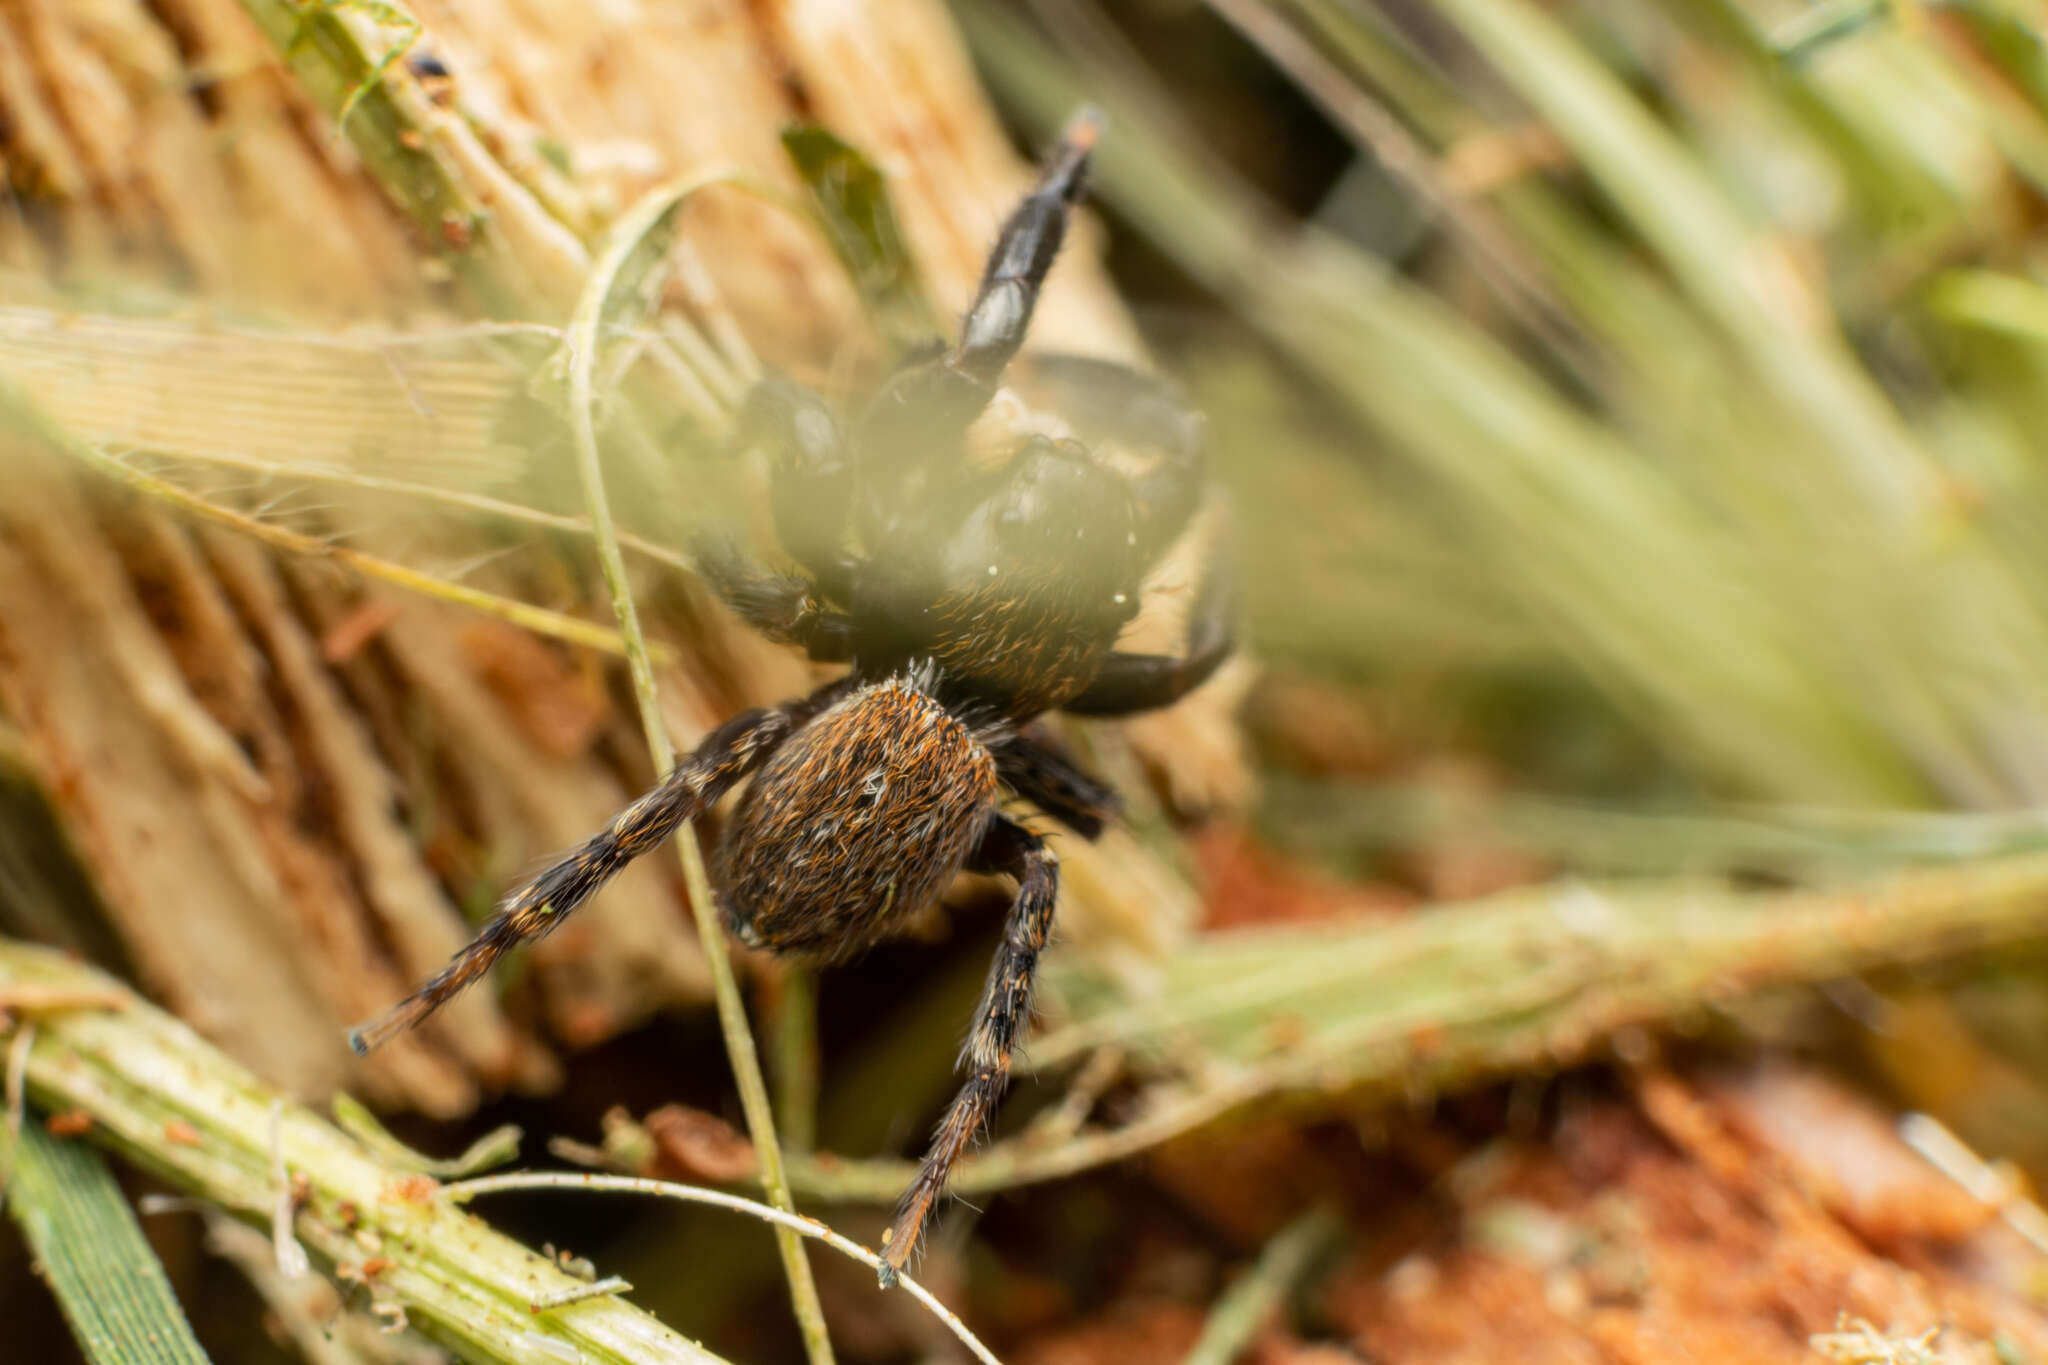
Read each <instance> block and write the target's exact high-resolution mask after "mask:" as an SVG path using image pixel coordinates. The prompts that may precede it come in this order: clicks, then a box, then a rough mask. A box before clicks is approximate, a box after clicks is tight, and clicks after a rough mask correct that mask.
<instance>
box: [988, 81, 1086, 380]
mask: <svg viewBox="0 0 2048 1365" xmlns="http://www.w3.org/2000/svg"><path fill="white" fill-rule="evenodd" d="M1101 133H1102V116H1101V115H1100V114H1098V113H1096V112H1095V111H1094V110H1093V109H1084V110H1082V111H1081V112H1080V113H1079V114H1076V115H1075V116H1074V118H1073V121H1072V122H1070V123H1068V124H1067V129H1066V132H1065V133H1064V134H1062V135H1061V137H1060V142H1059V145H1058V146H1057V147H1055V148H1053V150H1052V153H1051V155H1050V156H1048V157H1047V158H1046V163H1045V170H1044V173H1043V174H1042V175H1041V176H1040V177H1039V181H1038V188H1037V189H1035V190H1033V191H1032V192H1031V193H1030V194H1028V195H1026V196H1025V198H1024V202H1023V203H1021V204H1019V205H1017V207H1016V209H1015V211H1014V212H1012V213H1011V214H1010V219H1009V221H1008V222H1006V223H1004V224H1003V232H1002V236H1000V237H999V238H997V239H996V249H995V250H994V251H993V252H991V253H990V254H989V258H988V265H987V266H986V267H985V268H984V269H983V270H982V275H981V288H980V289H979V290H977V291H976V292H975V296H974V305H973V306H972V307H971V308H969V309H968V310H967V320H966V321H965V322H963V323H962V324H961V325H960V344H959V346H957V347H956V348H954V351H953V360H952V363H953V364H954V365H955V366H957V367H958V368H960V369H962V370H965V371H966V372H967V373H969V374H971V375H973V376H974V377H975V378H977V379H979V380H981V381H982V382H983V383H985V384H993V383H995V382H996V380H997V378H998V377H1000V376H1001V374H1002V372H1003V369H1004V367H1006V366H1007V365H1008V364H1009V363H1010V359H1011V357H1013V356H1015V355H1016V354H1017V348H1018V347H1020V346H1022V345H1023V344H1024V333H1025V332H1026V331H1028V330H1029V329H1030V327H1031V310H1032V309H1033V308H1034V307H1036V306H1037V303H1038V291H1039V290H1040V289H1041V288H1043V287H1044V285H1045V277H1046V275H1047V274H1048V273H1049V272H1050V271H1051V270H1052V263H1053V258H1054V257H1055V256H1057V255H1058V254H1059V250H1060V243H1061V241H1063V240H1064V239H1065V237H1066V235H1067V211H1068V210H1069V209H1071V208H1072V207H1073V206H1074V203H1075V201H1076V200H1078V199H1079V198H1080V197H1081V181H1082V177H1083V176H1084V175H1085V173H1086V172H1087V169H1088V154H1089V152H1091V151H1093V150H1094V148H1095V139H1096V138H1097V137H1099V136H1100V135H1101Z"/></svg>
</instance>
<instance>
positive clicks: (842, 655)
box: [695, 536, 854, 663]
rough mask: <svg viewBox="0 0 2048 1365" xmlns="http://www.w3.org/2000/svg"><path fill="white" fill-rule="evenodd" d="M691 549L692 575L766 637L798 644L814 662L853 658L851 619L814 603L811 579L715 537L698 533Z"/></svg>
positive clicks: (814, 590) (838, 661)
mask: <svg viewBox="0 0 2048 1365" xmlns="http://www.w3.org/2000/svg"><path fill="white" fill-rule="evenodd" d="M695 552H696V553H695V558H696V560H697V572H698V575H699V576H700V577H702V578H703V579H704V581H705V582H706V583H708V584H710V585H711V589H712V591H714V592H716V593H717V594H718V595H719V597H721V598H722V599H724V601H725V604H726V605H727V606H729V607H731V608H732V609H733V610H734V611H736V612H738V613H739V614H740V615H741V616H743V617H744V618H746V620H747V621H748V622H749V623H750V624H751V625H753V626H754V628H755V629H757V630H759V631H760V632H761V633H762V634H763V635H766V636H767V637H768V638H769V639H771V640H779V641H781V642H782V643H784V644H791V645H802V646H803V647H804V652H805V653H807V654H809V655H810V656H811V658H813V659H816V660H817V661H819V662H820V663H845V662H846V661H847V660H849V659H851V658H852V657H853V647H854V639H853V621H852V620H851V618H849V617H847V616H845V615H844V614H842V613H840V612H836V611H833V610H831V609H830V608H828V607H826V606H825V605H824V604H822V603H821V602H819V600H818V597H817V591H816V589H814V588H813V587H812V586H811V584H809V583H807V582H805V581H804V580H803V579H801V578H798V577H796V576H795V575H794V574H778V573H771V572H769V571H768V570H766V569H763V568H762V567H760V566H759V565H758V564H755V563H753V562H752V561H751V560H749V559H748V558H747V557H746V556H745V555H744V554H742V553H741V552H740V550H739V547H738V546H736V545H734V544H733V543H732V542H731V541H729V540H725V539H722V538H720V537H717V536H702V537H699V538H698V540H697V543H696V546H695Z"/></svg>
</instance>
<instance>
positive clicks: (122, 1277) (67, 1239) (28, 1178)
mask: <svg viewBox="0 0 2048 1365" xmlns="http://www.w3.org/2000/svg"><path fill="white" fill-rule="evenodd" d="M9 1146H11V1147H12V1148H13V1150H12V1151H11V1152H7V1153H6V1154H5V1157H6V1159H5V1160H0V1168H5V1169H7V1170H9V1171H11V1172H12V1179H11V1181H10V1183H9V1184H8V1187H7V1205H8V1211H9V1212H10V1213H12V1214H13V1216H14V1221H15V1222H16V1223H17V1224H19V1225H20V1227H21V1231H22V1235H23V1236H24V1237H25V1238H26V1239H27V1240H28V1245H29V1250H30V1251H32V1252H33V1253H34V1254H35V1258H36V1263H37V1264H38V1265H39V1266H41V1267H42V1271H43V1277H44V1279H46V1280H48V1281H49V1285H50V1289H51V1291H52V1292H53V1293H55V1294H56V1296H57V1302H58V1304H59V1305H60V1306H62V1308H63V1310H64V1320H65V1321H66V1322H68V1323H70V1324H71V1333H72V1335H73V1336H74V1337H76V1338H77V1340H78V1344H79V1348H80V1349H81V1350H83V1351H84V1352H85V1355H86V1358H87V1359H88V1360H90V1361H92V1362H93V1365H194V1363H195V1362H196V1363H197V1365H205V1361H206V1352H205V1351H203V1350H201V1349H200V1346H199V1342H198V1339H197V1338H195V1337H194V1336H193V1335H192V1328H191V1326H190V1324H188V1323H187V1322H186V1321H185V1314H184V1311H183V1310H182V1309H180V1308H179V1307H178V1300H177V1298H176V1297H175V1296H174V1295H173V1294H172V1293H171V1285H170V1281H169V1280H168V1279H166V1278H165V1277H164V1268H163V1266H162V1264H161V1263H159V1262H158V1260H157V1258H156V1253H155V1252H153V1251H151V1250H150V1249H149V1243H148V1242H146V1241H144V1240H143V1237H142V1229H141V1228H140V1227H138V1226H137V1225H136V1222H135V1215H134V1214H133V1213H132V1212H130V1211H129V1208H128V1201H127V1199H126V1198H125V1197H124V1196H123V1195H122V1193H121V1187H120V1186H119V1185H117V1184H116V1183H115V1182H114V1177H113V1175H112V1173H110V1172H109V1171H108V1170H107V1164H106V1162H105V1161H104V1160H103V1159H102V1158H101V1157H100V1155H99V1153H97V1152H95V1151H93V1150H91V1149H90V1148H88V1147H85V1146H83V1145H82V1144H80V1143H77V1142H70V1141H65V1140H63V1139H60V1138H55V1137H52V1136H50V1134H49V1133H47V1132H45V1131H44V1129H43V1125H42V1123H41V1122H40V1121H39V1120H38V1119H37V1118H36V1117H35V1116H34V1115H30V1116H29V1118H28V1121H27V1122H26V1123H25V1124H23V1125H22V1128H21V1132H20V1134H19V1136H18V1138H16V1139H15V1140H14V1141H12V1142H10V1141H9V1138H8V1137H7V1136H5V1135H0V1148H6V1147H9Z"/></svg>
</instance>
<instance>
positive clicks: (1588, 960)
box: [790, 854, 2048, 1201]
mask: <svg viewBox="0 0 2048 1365" xmlns="http://www.w3.org/2000/svg"><path fill="white" fill-rule="evenodd" d="M2044 944H2048V855H2040V854H2033V855H2028V856H2025V857H2015V858H2005V859H1997V860H1991V861H1985V862H1981V863H1975V864H1969V865H1964V866H1957V867H1944V868H1939V869H1932V870H1925V871H1916V872H1913V873H1909V874H1905V875H1901V876H1898V877H1895V878H1892V879H1890V880H1887V881H1883V882H1878V883H1874V884H1870V885H1859V886H1854V887H1846V888H1835V889H1829V890H1819V891H1798V892H1784V893H1776V894H1769V895H1744V894H1739V893H1736V892H1733V891H1730V890H1728V889H1727V888H1725V887H1722V886H1719V885H1717V884H1699V885H1680V886H1679V887H1677V888H1675V889H1674V888H1671V887H1668V886H1667V887H1663V888H1660V889H1656V890H1647V891H1644V890H1637V891H1622V890H1616V891H1605V890H1601V889H1597V888H1594V887H1590V886H1584V885H1577V884H1572V885H1563V886H1556V887H1548V888H1540V889H1537V890H1534V891H1527V892H1518V893H1515V894H1512V895H1506V896H1501V897H1497V898H1494V899H1491V900H1485V901H1475V902H1471V903H1469V904H1464V905H1453V906H1439V907H1436V908H1433V909H1430V910H1428V911H1425V912H1421V913H1418V914H1414V915H1411V916H1407V917H1405V918H1402V919H1400V920H1395V921H1388V920H1381V919H1377V918H1373V919H1355V920H1350V921H1344V920H1338V921H1330V922H1325V923H1319V924H1316V925H1312V926H1307V927H1303V928H1299V929H1290V930H1284V931H1283V930H1272V931H1258V932H1250V931H1247V932H1242V933H1232V934H1215V935H1210V936H1208V937H1205V938H1203V939H1199V940H1197V941H1195V942H1194V943H1193V944H1191V945H1190V946H1189V947H1188V948H1187V949H1186V950H1185V951H1184V952H1182V953H1180V954H1178V955H1176V957H1175V958H1174V959H1173V960H1172V961H1171V962H1170V963H1168V964H1167V977H1166V980H1165V981H1163V982H1162V983H1161V987H1160V990H1159V992H1158V994H1157V995H1156V997H1154V998H1152V999H1149V1000H1146V1001H1144V1002H1140V1003H1138V1004H1127V1003H1125V1000H1124V997H1123V995H1122V993H1121V992H1119V991H1117V990H1116V989H1115V988H1114V986H1113V985H1112V984H1111V983H1107V982H1104V981H1099V980H1096V979H1093V978H1092V977H1090V976H1089V975H1087V974H1086V973H1084V972H1082V971H1081V970H1079V969H1078V968H1077V967H1076V965H1075V964H1073V963H1072V962H1069V961H1064V960H1061V959H1055V961H1054V962H1053V963H1052V964H1051V966H1052V969H1053V980H1052V983H1051V986H1052V992H1053V994H1055V995H1056V996H1058V997H1060V998H1063V999H1066V1000H1067V1001H1068V1002H1069V1012H1068V1017H1067V1020H1066V1022H1064V1023H1063V1024H1061V1025H1059V1026H1058V1027H1056V1028H1054V1029H1053V1030H1051V1031H1050V1032H1048V1033H1047V1034H1046V1035H1045V1036H1044V1037H1043V1038H1041V1039H1039V1040H1038V1041H1037V1042H1036V1043H1034V1044H1033V1046H1032V1049H1031V1058H1032V1062H1033V1064H1034V1065H1036V1066H1039V1067H1050V1066H1054V1065H1058V1064H1060V1063H1061V1062H1062V1061H1071V1060H1073V1059H1074V1058H1077V1057H1080V1056H1083V1055H1086V1054H1088V1053H1089V1052H1091V1051H1092V1050H1094V1049H1096V1048H1099V1047H1103V1046H1116V1047H1119V1048H1123V1049H1125V1050H1127V1051H1129V1052H1130V1053H1131V1054H1132V1055H1134V1056H1149V1057H1151V1058H1152V1059H1153V1062H1154V1065H1155V1066H1156V1065H1157V1064H1158V1062H1159V1061H1160V1059H1162V1058H1168V1057H1172V1056H1176V1055H1183V1054H1187V1053H1189V1052H1191V1051H1192V1052H1193V1053H1195V1054H1196V1055H1197V1056H1200V1057H1202V1058H1203V1060H1204V1064H1203V1065H1199V1066H1195V1067H1193V1068H1191V1069H1192V1070H1193V1071H1194V1073H1195V1074H1196V1075H1198V1076H1199V1077H1201V1078H1202V1079H1200V1080H1198V1081H1196V1082H1193V1083H1189V1082H1182V1081H1165V1082H1160V1083H1157V1084H1156V1085H1155V1086H1154V1088H1153V1089H1152V1091H1151V1093H1150V1095H1149V1096H1148V1097H1146V1099H1147V1100H1149V1102H1144V1101H1141V1104H1140V1107H1139V1109H1138V1116H1137V1117H1136V1118H1135V1119H1133V1120H1131V1121H1130V1122H1128V1123H1127V1124H1125V1125H1124V1126H1122V1127H1119V1128H1115V1129H1109V1130H1095V1131H1090V1132H1086V1133H1083V1134H1081V1135H1080V1136H1078V1137H1075V1138H1072V1139H1069V1140H1066V1141H1062V1142H1058V1143H1055V1144H1051V1145H1047V1144H1043V1143H1034V1142H1032V1141H1030V1140H1029V1138H1028V1135H1027V1136H1026V1137H1023V1138H1016V1139H1011V1140H1009V1141H1006V1142H1001V1143H998V1144H996V1145H995V1146H993V1147H991V1148H989V1149H988V1150H986V1151H984V1152H982V1153H980V1154H978V1155H976V1156H974V1157H971V1158H969V1159H968V1160H966V1161H963V1162H962V1163H961V1164H960V1166H959V1168H958V1169H957V1170H956V1171H955V1173H954V1176H953V1182H952V1187H953V1188H954V1189H956V1190H958V1191H959V1192H960V1193H962V1194H973V1193H976V1192H986V1191H990V1190H999V1189H1008V1188H1013V1187H1015V1186H1019V1185H1027V1184H1032V1183H1036V1182H1039V1181H1045V1180H1054V1179H1060V1178H1063V1177H1065V1176H1070V1175H1073V1174H1076V1173H1078V1172H1080V1171H1084V1170H1089V1169H1092V1168H1095V1167H1098V1166H1102V1165H1106V1164H1109V1163H1111V1162H1114V1161H1119V1160H1123V1159H1124V1158H1127V1157H1130V1156H1133V1155H1135V1154H1137V1153H1139V1152H1142V1151H1145V1150H1147V1149H1148V1148H1151V1147H1155V1146H1158V1145H1159V1144H1161V1143H1164V1142H1168V1141H1171V1140H1172V1139H1174V1138H1177V1137H1180V1136H1182V1135H1184V1134H1186V1133H1189V1132H1192V1131H1194V1130H1195V1129H1197V1128H1200V1127H1203V1126H1205V1125H1207V1124H1211V1123H1214V1122H1216V1121H1218V1120H1221V1119H1224V1118H1226V1117H1228V1116H1230V1115H1233V1114H1237V1113H1241V1112H1245V1111H1249V1110H1251V1109H1254V1108H1256V1107H1259V1106H1262V1105H1271V1104H1274V1103H1277V1102H1281V1101H1285V1100H1297V1099H1307V1100H1309V1101H1311V1102H1315V1103H1325V1104H1326V1103H1329V1102H1331V1101H1333V1100H1339V1099H1341V1100H1342V1101H1344V1102H1345V1103H1347V1104H1352V1105H1357V1104H1370V1103H1376V1102H1382V1101H1413V1100H1414V1099H1415V1097H1416V1096H1418V1095H1426V1094H1442V1093H1445V1092H1448V1091H1451V1090H1455V1089H1459V1088H1461V1087H1465V1086H1470V1085H1473V1084H1476V1083H1479V1082H1481V1081H1483V1080H1488V1079H1492V1078H1495V1077H1499V1076H1505V1075H1513V1074H1517V1073H1521V1072H1543V1071H1549V1070H1554V1069H1556V1068H1558V1067H1562V1066H1567V1065H1570V1064H1573V1063H1575V1062H1578V1061H1581V1060H1583V1059H1585V1058H1587V1057H1588V1056H1591V1055H1595V1054H1596V1053H1597V1051H1598V1050H1599V1049H1600V1048H1602V1047H1603V1046H1604V1045H1605V1044H1606V1042H1607V1041H1608V1040H1609V1039H1611V1038H1612V1037H1613V1036H1614V1035H1615V1034H1616V1033H1617V1032H1620V1031H1622V1030H1626V1029H1636V1028H1655V1027H1659V1026H1663V1025H1669V1024H1671V1023H1673V1022H1675V1021H1681V1020H1687V1019H1696V1018H1698V1017H1699V1016H1700V1015H1701V1013H1702V1012H1703V1011H1707V1010H1713V1009H1717V1008H1722V1007H1726V1006H1732V1005H1734V1004H1737V1003H1739V1002H1741V1001H1742V1000H1744V999H1748V998H1753V997H1755V996H1758V995H1760V994H1763V993H1765V992H1772V991H1780V990H1784V989H1787V988H1798V987H1813V986H1817V985H1823V984H1825V983H1827V982H1830V981H1835V980H1839V979H1841V978H1843V977H1845V976H1851V975H1855V974H1857V973H1861V972H1870V971H1880V970H1886V969H1896V968H1909V967H1919V966H1926V965H1931V964H1935V963H1941V962H1947V961H1953V960H1955V959H1957V958H1959V957H1962V956H1965V955H1978V954H1987V953H1996V952H2005V951H2011V950H2016V949H2035V948H2039V947H2041V946H2042V945H2044ZM790 1169H791V1176H792V1179H793V1180H794V1181H795V1182H796V1184H797V1186H798V1188H800V1189H802V1190H803V1191H805V1193H807V1194H809V1195H811V1196H812V1197H814V1198H820V1199H836V1200H875V1201H885V1200H887V1199H890V1198H892V1197H894V1195H895V1193H896V1192H897V1191H899V1190H900V1189H901V1188H902V1187H903V1183H904V1181H906V1180H907V1179H908V1178H909V1177H910V1175H911V1174H912V1172H913V1168H912V1167H911V1166H910V1165H909V1163H906V1162H882V1161H874V1162H851V1161H843V1160H820V1159H812V1158H798V1159H796V1160H795V1161H793V1162H792V1164H791V1168H790Z"/></svg>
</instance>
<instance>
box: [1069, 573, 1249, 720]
mask: <svg viewBox="0 0 2048 1365" xmlns="http://www.w3.org/2000/svg"><path fill="white" fill-rule="evenodd" d="M1236 621H1237V600H1236V594H1235V593H1234V592H1232V591H1231V590H1230V583H1229V579H1228V576H1227V575H1226V574H1225V573H1223V572H1222V571H1220V570H1211V571H1210V576H1209V579H1208V581H1207V582H1205V583H1204V584H1203V586H1202V595H1201V597H1200V598H1198V599H1197V600H1196V602H1195V610H1194V614H1193V616H1192V617H1191V618H1190V619H1189V621H1188V643H1187V652H1186V653H1184V654H1181V655H1178V656H1175V655H1171V654H1112V655H1110V656H1109V658H1107V659H1105V660H1104V661H1103V664H1102V670H1101V671H1100V672H1099V673H1097V674H1096V675H1095V681H1093V682H1091V683H1089V684H1088V686H1087V688H1086V689H1085V690H1084V691H1083V692H1082V693H1081V695H1080V696H1078V697H1075V698H1074V699H1073V700H1071V701H1069V702H1066V703H1064V704H1063V705H1062V706H1061V707H1060V709H1061V710H1062V711H1065V712H1068V713H1069V714H1071V715H1076V716H1126V715H1130V714H1131V713H1132V712H1135V711H1154V710H1157V709H1158V708H1160V707H1162V706H1171V705H1172V704H1173V703H1175V702H1177V701H1179V700H1180V699H1181V698H1182V697H1185V696H1186V695H1187V694H1188V693H1190V692H1192V691H1194V690H1195V689H1196V688H1197V687H1200V686H1201V685H1202V684H1203V683H1205V682H1207V681H1208V680H1209V675H1210V674H1212V673H1214V672H1215V671H1216V670H1217V668H1218V667H1220V666H1221V665H1222V663H1223V661H1224V660H1225V659H1227V658H1229V657H1230V655H1231V651H1232V650H1234V649H1236V648H1237V638H1236V629H1235V626H1236Z"/></svg>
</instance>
